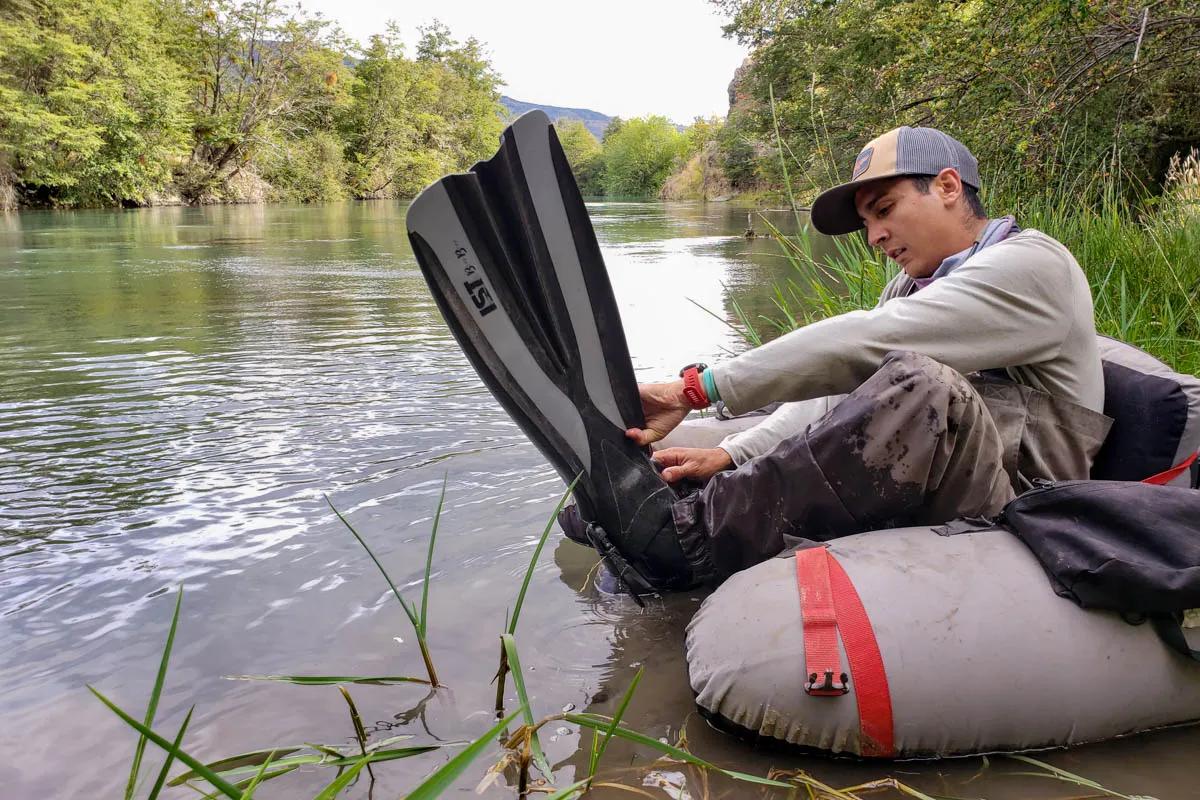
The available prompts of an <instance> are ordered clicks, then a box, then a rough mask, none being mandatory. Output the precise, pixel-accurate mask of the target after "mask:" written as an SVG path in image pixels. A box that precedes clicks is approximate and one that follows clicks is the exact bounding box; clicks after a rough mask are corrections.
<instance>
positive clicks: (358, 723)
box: [338, 686, 375, 778]
mask: <svg viewBox="0 0 1200 800" xmlns="http://www.w3.org/2000/svg"><path fill="white" fill-rule="evenodd" d="M338 691H339V692H341V693H342V699H343V700H345V701H346V705H348V706H350V722H351V723H353V724H354V738H356V739H358V749H359V751H360V753H361V754H362V756H363V758H366V756H367V732H366V730H365V729H364V728H363V724H362V717H360V716H359V715H358V706H356V705H354V698H353V697H351V696H350V692H348V691H347V690H346V687H345V686H339V687H338ZM367 772H370V773H371V777H372V778H374V777H375V773H374V772H371V764H370V762H367Z"/></svg>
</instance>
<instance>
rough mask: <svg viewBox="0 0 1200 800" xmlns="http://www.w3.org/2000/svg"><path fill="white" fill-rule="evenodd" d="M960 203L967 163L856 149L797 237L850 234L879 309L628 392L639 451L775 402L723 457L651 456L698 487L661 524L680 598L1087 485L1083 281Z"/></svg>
mask: <svg viewBox="0 0 1200 800" xmlns="http://www.w3.org/2000/svg"><path fill="white" fill-rule="evenodd" d="M978 188H979V168H978V164H977V162H976V160H975V158H974V157H973V156H972V155H971V154H970V152H969V151H968V150H967V148H966V147H964V146H963V145H962V144H961V143H959V142H958V141H956V140H955V139H953V138H951V137H950V136H948V135H946V134H944V133H942V132H940V131H937V130H934V129H931V128H907V127H905V128H897V129H895V130H892V131H889V132H888V133H885V134H884V135H882V136H880V137H879V138H877V139H875V140H873V141H872V142H870V143H868V144H867V145H866V147H864V148H863V150H862V152H861V153H860V154H859V156H858V158H857V159H856V161H855V165H854V170H853V174H852V176H851V180H850V182H848V183H845V184H842V185H841V186H837V187H835V188H833V189H830V190H828V191H826V192H824V193H823V194H821V195H820V196H819V197H818V198H817V200H816V201H815V203H814V204H813V208H812V222H813V225H814V226H815V227H816V228H817V230H819V231H821V232H823V233H828V234H842V233H849V232H851V231H854V230H858V229H860V228H863V227H865V228H866V235H867V238H868V241H869V242H870V244H871V245H872V246H874V247H878V248H880V249H881V250H883V251H884V252H885V253H886V254H887V256H888V257H889V258H890V259H892V260H893V261H895V262H896V263H897V264H898V265H899V266H900V268H901V270H902V271H901V273H900V274H898V275H897V276H896V278H895V279H893V280H892V281H891V282H890V283H889V284H888V286H887V288H886V289H885V290H884V293H883V296H882V297H881V298H880V301H879V305H877V306H876V307H875V308H874V309H873V310H870V311H854V312H850V313H848V314H843V315H840V316H837V317H833V318H830V319H826V320H822V321H820V322H817V323H814V324H812V325H808V326H805V327H803V328H800V329H798V330H796V331H793V332H791V333H788V334H786V335H784V336H782V337H780V338H778V339H776V340H775V341H772V342H769V343H767V344H765V345H763V346H761V347H758V348H755V349H753V350H750V351H748V352H746V353H744V354H742V355H740V356H737V357H736V358H733V359H731V360H729V361H727V362H724V363H721V364H718V365H716V366H715V367H713V368H711V369H708V370H705V371H703V372H698V371H697V370H696V368H695V367H693V368H691V369H690V370H689V371H688V372H687V373H685V376H684V380H680V381H674V382H671V383H662V384H646V385H642V386H641V387H640V392H641V398H642V404H643V407H644V409H645V412H646V427H645V428H644V429H632V430H630V431H628V432H627V435H628V436H629V437H630V438H632V439H634V440H635V441H637V442H638V443H640V444H643V445H649V444H651V443H653V442H656V441H659V440H660V439H662V438H663V437H664V436H665V435H666V434H668V433H669V432H670V431H671V430H672V429H673V428H674V427H675V426H676V425H678V424H679V423H680V422H681V421H682V420H683V418H684V417H685V416H687V414H688V413H689V412H690V411H691V410H692V409H694V408H701V407H704V406H707V405H708V404H709V403H711V402H715V401H716V400H722V401H723V402H724V403H725V405H726V406H727V407H728V409H729V410H730V411H731V412H733V413H734V414H739V413H744V412H747V411H750V410H753V409H756V408H759V407H761V406H764V405H766V404H768V403H771V402H775V401H788V402H787V404H786V405H785V406H783V407H782V408H781V409H780V410H779V411H777V412H776V413H775V414H774V415H772V417H771V418H770V419H769V420H768V421H767V422H766V423H764V424H763V425H760V426H758V427H757V428H755V429H751V430H750V431H748V432H746V433H744V434H741V435H738V436H735V437H731V438H729V439H727V440H726V441H725V442H723V443H722V446H721V447H718V448H711V449H693V448H677V447H676V448H668V449H665V450H661V451H659V452H658V453H656V454H655V460H656V461H657V462H658V463H659V464H661V465H662V466H663V467H664V468H665V469H664V470H663V477H664V478H666V480H668V481H670V482H673V483H674V482H678V481H680V480H683V479H689V480H691V481H697V482H703V487H702V488H700V489H699V490H696V491H692V492H691V493H688V494H685V495H683V496H682V497H681V498H680V499H679V500H677V501H676V502H675V504H674V506H673V514H674V518H675V524H676V527H677V529H678V532H679V538H680V541H681V543H682V545H683V549H684V551H685V552H686V553H687V556H688V560H689V562H691V564H692V566H693V568H694V571H695V574H696V577H697V578H699V579H701V580H720V579H723V578H724V577H726V576H728V575H729V574H732V573H733V572H735V571H737V570H740V569H743V568H745V567H748V566H750V565H752V564H754V563H756V562H758V561H761V560H763V559H765V558H770V557H772V556H773V555H776V554H777V553H778V552H780V551H781V550H783V549H784V548H785V547H786V546H787V545H788V542H789V540H790V538H791V537H800V538H805V539H813V540H827V539H830V538H834V537H836V536H843V535H847V534H850V533H857V532H861V531H865V530H872V529H877V528H885V527H890V526H895V525H899V524H936V523H940V522H946V521H948V520H951V519H953V518H955V517H959V516H979V515H991V514H995V513H996V512H998V511H999V510H1000V508H1001V507H1002V506H1003V505H1004V504H1005V503H1006V502H1007V501H1008V500H1010V499H1011V498H1012V497H1013V496H1014V492H1016V491H1021V490H1023V489H1024V488H1026V487H1028V485H1029V484H1030V482H1031V481H1032V480H1035V479H1039V478H1043V479H1050V480H1066V479H1076V478H1086V477H1087V476H1088V471H1089V469H1090V466H1091V462H1092V458H1093V457H1094V456H1095V454H1096V451H1097V450H1098V449H1099V447H1100V445H1101V444H1102V443H1103V440H1104V436H1105V434H1106V433H1107V431H1108V427H1109V425H1110V424H1111V420H1109V419H1108V418H1107V417H1105V416H1104V415H1103V414H1102V413H1101V412H1102V409H1103V406H1104V383H1103V375H1102V372H1101V365H1100V356H1099V352H1098V350H1097V345H1096V334H1095V327H1094V321H1093V312H1092V298H1091V293H1090V290H1089V287H1088V283H1087V280H1086V278H1085V276H1084V274H1083V272H1082V271H1081V270H1080V268H1079V266H1078V264H1077V263H1076V262H1075V259H1074V258H1073V257H1072V256H1071V254H1070V252H1068V251H1067V249H1066V248H1065V247H1064V246H1063V245H1062V244H1060V243H1059V242H1057V241H1055V240H1054V239H1052V238H1050V237H1049V236H1046V235H1045V234H1043V233H1040V232H1038V231H1034V230H1021V229H1019V228H1018V227H1017V226H1016V224H1015V222H1014V220H1013V219H1012V218H1011V217H1006V218H1002V219H992V220H989V219H988V218H987V217H986V215H985V214H984V213H983V209H982V207H981V206H980V204H979V200H978V194H977V192H978ZM967 376H969V377H967ZM843 393H848V394H846V396H845V397H837V395H840V394H843ZM797 401H807V402H797ZM818 417H820V418H819V419H818ZM564 528H567V529H568V531H570V528H571V526H570V525H569V524H567V522H566V521H564ZM573 538H575V537H573Z"/></svg>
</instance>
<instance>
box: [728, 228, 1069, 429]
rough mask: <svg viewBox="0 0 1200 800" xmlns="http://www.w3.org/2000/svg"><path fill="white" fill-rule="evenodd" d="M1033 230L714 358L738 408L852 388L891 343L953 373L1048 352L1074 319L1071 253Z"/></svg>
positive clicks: (1040, 357)
mask: <svg viewBox="0 0 1200 800" xmlns="http://www.w3.org/2000/svg"><path fill="white" fill-rule="evenodd" d="M1033 233H1035V232H1033V231H1027V232H1026V233H1025V234H1022V235H1019V236H1016V237H1013V238H1012V239H1009V240H1007V241H1005V242H1001V243H999V244H997V245H994V246H992V247H989V248H987V249H986V250H984V251H982V252H980V253H979V254H978V255H976V256H975V257H974V258H972V259H971V260H970V261H968V262H966V263H965V264H963V265H962V266H960V267H958V268H957V269H956V270H954V272H952V273H951V274H949V275H947V276H946V277H944V278H941V279H939V280H937V281H935V282H934V283H933V284H931V285H930V286H928V287H926V288H925V289H923V290H921V291H920V292H918V293H916V294H914V295H911V296H909V297H897V298H895V299H893V300H890V301H888V302H885V303H883V304H882V305H880V306H877V307H876V308H874V309H872V310H869V311H852V312H850V313H847V314H841V315H839V316H836V317H830V318H829V319H825V320H821V321H819V322H815V323H813V324H811V325H807V326H805V327H803V328H800V329H798V330H795V331H792V332H790V333H788V334H785V335H783V336H781V337H779V338H778V339H776V340H774V341H772V342H768V343H767V344H765V345H762V346H761V347H756V348H754V349H753V350H750V351H747V352H746V353H743V354H742V355H739V356H737V357H736V358H733V359H731V360H730V361H727V362H724V363H723V364H721V365H719V367H718V368H717V370H716V373H715V379H716V382H717V388H718V389H719V390H720V393H721V398H722V400H724V401H725V404H726V405H727V406H728V407H729V409H730V411H732V412H733V413H735V414H739V413H744V412H746V411H749V410H751V409H754V408H759V407H761V406H763V405H766V404H767V403H770V402H774V401H777V400H780V401H796V400H806V399H809V398H813V397H821V396H824V395H834V394H845V393H848V392H850V391H853V389H854V388H855V387H857V386H858V385H859V384H860V383H862V382H863V381H865V380H866V379H867V378H868V377H870V375H871V374H872V373H874V372H875V370H876V369H877V368H878V367H879V364H880V362H881V361H882V360H883V357H884V356H885V355H886V354H887V353H888V352H889V351H892V350H907V351H913V352H917V353H921V354H923V355H926V356H929V357H930V358H933V359H936V360H937V361H940V362H942V363H944V364H946V365H947V366H950V367H952V368H954V369H956V370H958V371H959V372H962V373H967V372H973V371H976V370H982V369H991V368H996V367H1009V366H1015V365H1023V364H1033V363H1038V362H1042V361H1046V360H1049V359H1051V358H1054V357H1055V355H1056V354H1057V353H1058V352H1059V350H1060V349H1061V347H1062V343H1063V340H1064V337H1065V336H1066V334H1067V331H1068V330H1069V328H1070V324H1071V319H1072V312H1071V309H1070V304H1071V297H1072V292H1071V291H1070V281H1071V270H1072V269H1077V267H1075V265H1074V260H1073V259H1072V258H1071V256H1070V254H1069V253H1068V252H1067V251H1066V249H1065V248H1064V247H1062V245H1060V244H1058V243H1057V242H1055V241H1054V240H1052V239H1049V238H1048V237H1045V236H1042V235H1040V234H1038V235H1036V236H1033V235H1029V234H1033Z"/></svg>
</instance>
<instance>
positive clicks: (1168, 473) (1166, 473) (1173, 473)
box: [1142, 453, 1197, 486]
mask: <svg viewBox="0 0 1200 800" xmlns="http://www.w3.org/2000/svg"><path fill="white" fill-rule="evenodd" d="M1196 455H1197V454H1196V453H1192V454H1191V455H1190V456H1188V457H1187V458H1185V459H1184V460H1183V461H1180V462H1179V463H1178V464H1176V465H1175V466H1173V467H1171V468H1170V469H1168V470H1163V471H1162V472H1160V473H1158V474H1157V475H1151V476H1150V477H1149V478H1143V479H1142V483H1153V484H1154V485H1155V486H1164V485H1166V484H1168V483H1170V482H1171V481H1173V480H1175V479H1176V478H1178V477H1179V476H1180V475H1182V474H1183V473H1184V472H1186V471H1187V469H1188V467H1190V466H1191V465H1192V464H1193V463H1195V461H1196Z"/></svg>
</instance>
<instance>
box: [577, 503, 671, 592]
mask: <svg viewBox="0 0 1200 800" xmlns="http://www.w3.org/2000/svg"><path fill="white" fill-rule="evenodd" d="M584 532H585V533H586V534H587V537H588V540H589V541H590V542H591V543H592V547H594V548H595V549H596V552H597V553H599V554H600V557H601V558H603V559H604V561H605V563H606V564H608V568H609V569H610V570H612V573H613V575H614V576H616V578H617V580H618V581H620V582H621V585H623V586H624V587H625V590H626V591H627V592H629V594H630V596H632V597H633V601H634V602H635V603H637V604H638V605H639V606H642V607H645V603H643V602H642V598H641V597H640V595H643V594H657V593H658V590H657V589H655V588H654V585H653V584H652V583H650V581H649V580H648V579H647V578H646V576H645V575H643V574H642V573H641V572H640V571H639V570H638V569H637V567H635V566H633V564H631V563H629V561H628V559H626V558H625V556H623V555H621V552H620V551H619V550H617V546H616V545H614V544H613V543H612V540H611V539H609V538H608V534H607V533H605V532H604V528H601V527H600V526H599V525H596V524H595V523H592V522H589V523H588V524H587V526H586V527H585V528H584Z"/></svg>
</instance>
